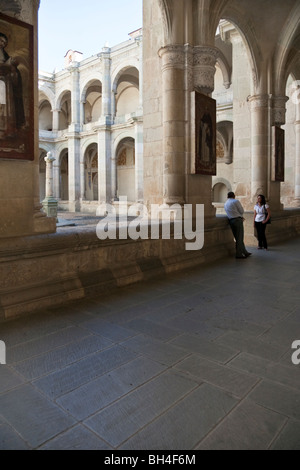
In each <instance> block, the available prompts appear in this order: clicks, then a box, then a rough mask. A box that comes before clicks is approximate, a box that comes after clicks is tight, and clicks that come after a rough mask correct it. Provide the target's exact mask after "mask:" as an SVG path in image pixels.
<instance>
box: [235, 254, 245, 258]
mask: <svg viewBox="0 0 300 470" xmlns="http://www.w3.org/2000/svg"><path fill="white" fill-rule="evenodd" d="M235 259H247V256H245V255H243V256H236V257H235Z"/></svg>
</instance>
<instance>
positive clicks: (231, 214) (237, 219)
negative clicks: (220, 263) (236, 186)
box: [224, 192, 252, 259]
mask: <svg viewBox="0 0 300 470" xmlns="http://www.w3.org/2000/svg"><path fill="white" fill-rule="evenodd" d="M227 197H228V199H227V202H226V203H225V205H224V209H225V212H226V214H227V217H228V219H229V224H230V227H231V230H232V233H233V236H234V238H235V241H236V256H235V257H236V258H237V259H246V258H248V256H250V255H251V254H252V253H249V252H248V251H247V250H246V247H245V245H244V220H245V219H244V217H243V215H244V209H243V206H242V204H241V203H240V201H238V200H237V199H235V194H234V193H233V192H230V193H228V196H227Z"/></svg>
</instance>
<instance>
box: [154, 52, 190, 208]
mask: <svg viewBox="0 0 300 470" xmlns="http://www.w3.org/2000/svg"><path fill="white" fill-rule="evenodd" d="M160 56H161V57H162V74H163V156H164V158H163V160H164V166H163V200H164V203H166V204H174V203H179V204H182V203H184V201H185V95H184V78H185V77H184V47H183V46H167V47H164V48H162V49H161V50H160Z"/></svg>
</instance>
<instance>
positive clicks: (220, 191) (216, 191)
mask: <svg viewBox="0 0 300 470" xmlns="http://www.w3.org/2000/svg"><path fill="white" fill-rule="evenodd" d="M227 194H228V189H227V186H226V185H225V184H224V183H217V184H215V186H214V188H213V202H214V203H216V204H224V203H225V202H226V199H227Z"/></svg>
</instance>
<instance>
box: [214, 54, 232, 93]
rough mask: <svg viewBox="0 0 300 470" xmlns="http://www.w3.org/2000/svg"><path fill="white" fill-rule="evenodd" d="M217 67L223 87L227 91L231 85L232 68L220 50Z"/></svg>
mask: <svg viewBox="0 0 300 470" xmlns="http://www.w3.org/2000/svg"><path fill="white" fill-rule="evenodd" d="M217 65H218V66H219V67H220V70H221V72H222V75H223V84H224V87H225V88H226V89H228V88H229V87H230V85H231V77H232V68H231V67H230V65H229V64H228V62H227V60H226V57H225V55H224V54H223V53H222V52H221V51H220V50H219V52H218V58H217Z"/></svg>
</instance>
